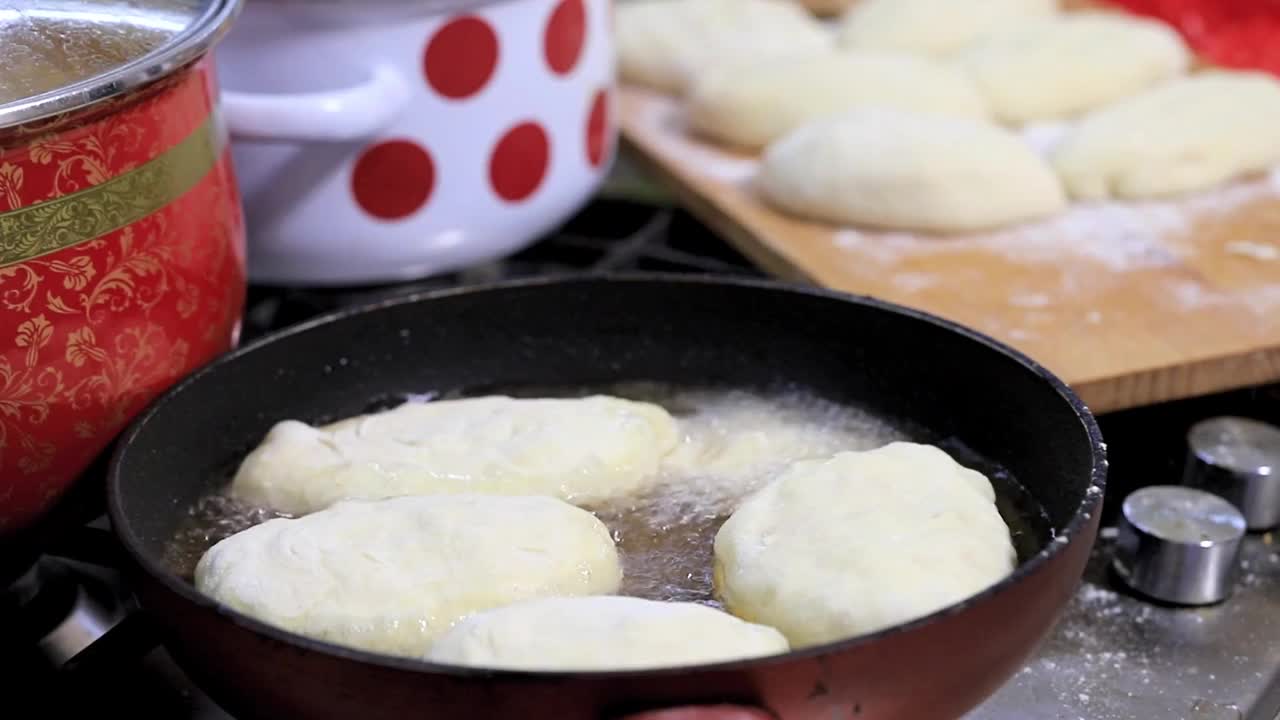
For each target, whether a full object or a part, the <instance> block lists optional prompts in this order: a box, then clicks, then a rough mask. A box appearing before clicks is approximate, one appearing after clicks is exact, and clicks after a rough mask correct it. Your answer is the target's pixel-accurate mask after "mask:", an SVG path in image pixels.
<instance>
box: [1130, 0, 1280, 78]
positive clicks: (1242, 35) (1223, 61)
mask: <svg viewBox="0 0 1280 720" xmlns="http://www.w3.org/2000/svg"><path fill="white" fill-rule="evenodd" d="M1114 1H1115V4H1116V5H1118V6H1120V7H1122V8H1125V9H1127V10H1129V11H1131V12H1133V13H1136V14H1138V15H1143V16H1146V17H1151V18H1155V19H1158V20H1163V21H1165V22H1167V23H1169V24H1170V25H1171V26H1173V27H1174V28H1176V29H1177V30H1178V31H1179V32H1180V33H1181V34H1182V35H1183V37H1185V38H1186V40H1187V44H1189V45H1190V46H1191V47H1192V49H1193V50H1195V52H1196V53H1197V54H1198V55H1200V57H1201V58H1203V59H1204V60H1205V61H1207V62H1209V63H1211V64H1213V65H1218V66H1222V67H1230V68H1237V69H1256V70H1264V71H1267V72H1271V73H1275V74H1277V75H1280V0H1114Z"/></svg>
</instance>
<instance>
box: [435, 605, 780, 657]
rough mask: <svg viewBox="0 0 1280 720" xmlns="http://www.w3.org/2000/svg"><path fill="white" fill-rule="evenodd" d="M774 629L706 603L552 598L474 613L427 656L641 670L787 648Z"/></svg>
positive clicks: (445, 636)
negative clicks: (741, 618)
mask: <svg viewBox="0 0 1280 720" xmlns="http://www.w3.org/2000/svg"><path fill="white" fill-rule="evenodd" d="M787 650H788V646H787V640H786V638H784V637H783V636H782V634H781V633H779V632H778V631H777V630H774V629H773V628H771V627H765V626H763V625H755V624H752V623H748V622H744V621H742V620H739V619H738V618H736V617H734V616H732V615H730V614H728V613H725V612H721V611H720V610H716V609H715V608H712V607H708V606H706V605H699V604H697V603H689V602H658V601H656V600H642V599H640V598H634V597H623V596H617V595H613V596H597V597H578V598H548V599H542V600H531V601H528V602H522V603H518V604H515V605H508V606H506V607H502V608H498V609H496V610H488V611H486V612H481V613H476V614H475V615H472V616H470V617H467V618H465V619H463V620H461V621H459V622H458V624H457V625H454V626H453V629H451V630H450V631H449V632H447V633H445V634H444V635H441V636H440V638H439V639H438V640H436V642H435V644H433V645H432V646H431V649H430V650H429V651H428V652H427V655H426V659H427V660H430V661H433V662H439V663H447V664H452V665H471V666H478V667H487V668H503V669H511V670H530V671H538V670H560V671H566V672H567V671H593V670H638V669H652V668H666V667H675V666H681V665H697V664H701V663H713V662H727V661H730V660H739V659H742V658H749V657H760V656H764V655H773V654H777V653H784V652H787Z"/></svg>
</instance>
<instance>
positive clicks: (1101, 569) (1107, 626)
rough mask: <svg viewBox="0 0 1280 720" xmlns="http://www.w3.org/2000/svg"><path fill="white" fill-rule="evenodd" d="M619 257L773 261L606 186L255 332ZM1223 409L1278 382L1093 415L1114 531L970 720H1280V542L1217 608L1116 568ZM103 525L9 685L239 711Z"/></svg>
mask: <svg viewBox="0 0 1280 720" xmlns="http://www.w3.org/2000/svg"><path fill="white" fill-rule="evenodd" d="M617 270H661V271H668V272H687V273H713V274H734V275H742V276H759V275H760V274H761V273H760V272H759V271H758V270H756V269H755V268H754V267H753V266H752V265H751V264H750V263H749V262H748V261H747V260H746V259H744V258H743V257H742V256H741V255H739V254H738V253H736V252H735V251H734V250H733V249H731V248H730V247H729V246H727V245H726V244H725V243H723V242H722V241H721V240H720V239H718V238H717V237H716V236H715V235H714V234H713V233H712V232H710V231H709V230H708V229H706V228H705V227H703V226H702V225H700V224H699V223H698V222H697V221H695V220H694V219H692V218H691V217H690V216H689V215H688V214H686V213H685V212H683V211H681V210H677V209H672V208H670V207H666V206H664V205H651V204H646V203H642V202H634V201H627V200H618V199H600V200H597V201H596V202H594V203H593V204H591V205H590V206H588V207H587V208H585V209H584V210H583V211H582V212H581V213H580V214H579V215H578V216H577V217H575V218H574V219H573V220H571V221H570V222H569V223H568V224H567V225H566V226H565V227H563V228H561V229H560V230H559V231H557V232H556V233H554V234H553V235H551V236H549V237H547V238H545V239H543V240H542V241H541V242H539V243H537V244H536V245H534V246H532V247H530V248H529V249H527V250H525V251H523V252H521V253H519V254H518V255H515V256H513V257H511V258H508V259H507V260H505V261H502V262H497V263H493V264H491V265H486V266H483V267H476V268H470V269H468V270H466V271H464V272H459V273H456V274H452V275H449V276H444V277H437V278H431V279H428V280H424V281H421V282H416V283H407V284H403V285H396V286H391V287H369V288H354V289H353V288H343V289H301V288H268V287H255V288H251V290H250V294H249V302H248V305H247V309H246V313H245V318H244V332H243V337H244V339H246V340H248V339H252V338H254V337H258V336H261V335H263V334H265V333H269V332H272V331H274V330H278V329H281V328H284V327H288V326H290V325H293V324H295V323H298V322H301V321H304V320H307V319H310V318H312V317H315V316H317V315H319V314H323V313H327V312H330V311H334V310H338V309H341V308H345V307H351V306H354V305H361V304H365V303H371V302H377V301H379V300H383V299H387V298H390V297H394V296H396V295H399V294H404V293H413V292H419V291H422V290H428V289H436V288H445V287H451V286H457V285H460V284H467V283H474V282H481V281H491V280H498V279H506V278H518V277H530V276H545V275H569V274H580V273H601V272H609V271H617ZM1223 415H1235V416H1247V417H1252V418H1255V419H1257V420H1261V421H1264V422H1268V423H1277V424H1280V391H1278V390H1277V389H1276V388H1271V387H1265V388H1253V389H1249V390H1244V391H1239V392H1234V393H1228V394H1223V395H1218V396H1213V397H1208V398H1200V399H1196V400H1192V401H1185V402H1179V403H1170V404H1167V405H1162V406H1158V407H1151V408H1144V409H1140V410H1132V411H1126V412H1123V413H1116V414H1113V415H1110V416H1104V417H1101V418H1099V422H1100V424H1101V425H1102V429H1103V433H1104V436H1105V437H1106V439H1107V441H1108V444H1109V446H1110V454H1111V478H1110V482H1109V486H1108V492H1107V503H1106V508H1105V510H1104V517H1103V527H1104V530H1103V533H1102V537H1101V538H1100V540H1099V542H1098V543H1097V546H1096V548H1095V551H1094V554H1093V558H1092V560H1091V563H1090V566H1089V569H1088V571H1087V574H1086V578H1085V581H1084V583H1083V584H1082V585H1081V587H1080V589H1079V590H1078V592H1077V594H1076V596H1075V598H1074V599H1073V601H1072V603H1071V604H1070V606H1069V607H1068V609H1067V611H1066V612H1065V614H1064V615H1063V617H1062V618H1061V620H1060V622H1059V623H1058V625H1057V627H1056V629H1055V630H1054V631H1053V633H1052V634H1051V635H1050V637H1049V638H1048V639H1047V640H1046V641H1045V643H1044V644H1043V645H1042V646H1041V648H1040V649H1039V651H1038V652H1037V654H1036V655H1035V656H1034V657H1033V658H1031V659H1030V661H1029V662H1028V663H1027V664H1026V665H1025V667H1024V668H1023V669H1022V670H1021V672H1019V673H1018V674H1017V675H1016V676H1015V677H1014V678H1013V679H1011V680H1010V681H1009V682H1008V683H1007V684H1006V685H1005V686H1004V687H1003V688H1002V689H1001V690H1000V691H999V692H997V693H996V694H995V695H994V696H993V697H992V698H991V699H990V700H989V701H988V702H986V703H985V704H984V705H983V706H981V707H980V708H978V709H977V710H975V711H974V712H972V713H971V714H970V715H969V716H968V717H967V718H966V720H1077V719H1079V720H1163V719H1165V718H1168V719H1169V720H1175V719H1183V718H1188V719H1189V718H1195V719H1198V720H1275V718H1278V717H1280V679H1278V678H1277V677H1276V676H1277V674H1278V673H1280V538H1276V537H1273V536H1272V535H1271V534H1269V533H1267V534H1262V533H1251V534H1249V535H1247V536H1246V537H1245V538H1244V539H1243V541H1242V543H1241V546H1240V555H1239V560H1238V564H1237V567H1238V572H1237V575H1236V576H1235V577H1234V578H1233V579H1232V580H1231V582H1230V593H1229V595H1228V597H1227V598H1226V599H1225V600H1223V601H1221V602H1218V603H1216V604H1211V605H1202V606H1198V607H1185V606H1174V605H1169V604H1165V603H1162V602H1159V601H1155V600H1151V599H1147V598H1146V596H1139V595H1138V594H1136V593H1134V592H1132V591H1130V590H1129V589H1128V585H1126V584H1124V583H1122V582H1120V581H1119V580H1118V578H1117V577H1116V574H1115V572H1114V571H1113V570H1112V558H1113V556H1114V554H1115V553H1116V551H1117V535H1118V531H1117V524H1118V523H1119V520H1120V517H1119V515H1118V512H1119V506H1120V505H1121V502H1122V501H1123V500H1124V498H1125V497H1127V496H1128V495H1129V494H1130V493H1131V492H1133V491H1135V490H1137V489H1139V488H1141V487H1146V486H1151V485H1169V484H1177V483H1179V481H1180V479H1181V478H1182V473H1183V466H1184V464H1185V458H1186V456H1187V440H1186V437H1187V431H1188V429H1189V428H1190V427H1191V426H1192V425H1193V424H1194V423H1196V422H1197V421H1200V420H1202V419H1204V418H1206V417H1213V416H1223ZM90 505H92V501H90ZM108 531H109V530H108V526H107V524H106V521H105V519H104V518H101V517H99V518H97V519H96V520H92V521H90V522H88V523H87V524H84V525H79V524H76V525H74V526H73V527H72V528H71V530H69V531H68V532H66V533H62V534H59V535H58V536H56V537H55V538H54V539H53V540H52V541H51V542H50V543H49V546H48V547H47V548H45V553H46V554H45V555H44V556H43V557H42V558H41V560H40V562H39V564H38V565H37V566H36V567H35V568H33V569H32V571H31V572H29V573H28V574H27V575H26V576H24V577H23V578H22V579H21V580H19V581H18V583H16V584H15V585H13V586H12V587H11V588H10V589H9V590H7V591H3V592H0V630H3V637H4V638H5V640H4V645H5V646H6V647H5V648H4V650H3V652H4V653H6V655H7V656H8V657H7V658H0V659H3V660H4V662H3V663H0V664H4V665H11V666H12V667H15V668H20V672H19V673H18V674H16V675H9V676H8V677H10V678H11V679H14V683H13V686H14V687H15V688H16V689H17V690H18V692H19V694H20V695H21V694H22V693H23V691H26V692H28V693H30V694H31V695H33V697H35V698H37V699H39V700H40V702H42V703H43V705H42V706H41V707H45V708H46V710H45V712H44V713H42V714H43V715H44V716H46V717H63V716H75V715H74V714H73V713H77V712H85V713H88V712H95V713H96V712H102V711H103V710H113V709H114V710H118V711H120V712H126V713H130V714H132V713H134V712H138V711H146V710H152V711H155V712H157V713H159V715H160V716H162V717H165V718H175V719H176V718H199V719H203V720H215V719H217V720H231V719H230V716H229V715H227V714H226V713H224V712H223V711H222V710H221V709H219V708H218V707H217V705H216V704H215V703H213V702H212V701H211V700H210V699H209V698H208V697H207V696H205V695H204V693H202V692H201V691H200V689H199V688H197V687H196V686H195V685H194V684H193V683H192V682H191V681H190V680H188V679H187V678H186V676H185V675H184V674H183V673H182V671H181V670H180V669H179V668H178V667H177V666H176V665H175V664H174V662H173V661H172V660H171V659H170V657H169V655H168V652H167V651H166V650H165V648H163V647H155V646H153V645H151V644H150V643H149V641H148V638H149V637H150V633H149V628H147V627H146V620H145V618H143V617H141V616H137V615H134V616H130V614H129V611H130V610H131V609H132V600H131V598H130V594H129V588H128V584H127V582H126V581H125V579H124V578H123V576H122V575H121V573H120V571H119V567H120V564H119V563H118V562H117V561H116V558H115V557H114V556H113V555H112V554H111V552H110V548H111V547H112V543H111V542H110V540H109V538H106V537H104V533H107V532H108ZM13 638H16V639H17V642H12V640H11V639H13ZM50 699H53V700H55V701H58V702H62V703H63V704H65V705H66V709H65V712H64V713H63V714H59V713H60V712H62V711H59V710H53V711H49V710H48V709H47V708H48V702H49V700H50ZM19 707H21V705H19Z"/></svg>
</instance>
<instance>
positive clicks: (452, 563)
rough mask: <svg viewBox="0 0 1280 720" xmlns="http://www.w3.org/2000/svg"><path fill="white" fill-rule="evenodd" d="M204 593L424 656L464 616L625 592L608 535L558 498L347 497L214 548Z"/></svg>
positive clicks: (298, 624) (202, 576)
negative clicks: (544, 601) (535, 600)
mask: <svg viewBox="0 0 1280 720" xmlns="http://www.w3.org/2000/svg"><path fill="white" fill-rule="evenodd" d="M195 581H196V587H197V588H198V589H199V590H200V591H201V592H203V593H205V594H206V595H208V596H210V597H212V598H214V599H216V600H218V601H219V602H221V603H223V604H225V605H227V606H230V607H232V608H234V609H236V610H239V611H241V612H243V613H245V614H247V615H250V616H253V617H255V618H257V619H259V620H261V621H263V622H266V623H269V624H271V625H275V626H277V627H280V628H283V629H285V630H288V631H291V632H294V633H298V634H300V635H306V636H309V637H312V638H316V639H319V640H326V641H328V642H332V643H336V644H339V645H345V646H348V647H353V648H358V649H362V650H368V651H372V652H379V653H385V654H391V655H404V656H412V657H421V656H422V653H423V652H425V651H426V649H427V646H428V644H429V643H430V641H431V639H432V638H433V637H435V636H436V635H438V634H439V633H441V632H443V631H445V630H447V629H448V628H449V627H450V626H451V625H452V624H453V623H454V622H455V621H456V620H457V619H458V618H460V617H462V616H464V615H467V614H469V613H472V612H475V611H478V610H487V609H489V608H494V607H499V606H502V605H507V604H510V603H513V602H518V601H520V600H527V599H533V598H539V597H550V596H563V595H569V596H572V595H591V594H608V593H613V592H617V590H618V587H619V586H620V584H621V582H622V569H621V565H620V564H619V561H618V554H617V550H616V549H615V548H614V544H613V539H612V538H611V537H610V535H609V530H608V528H606V527H605V526H604V524H603V523H601V522H600V521H599V520H597V519H596V518H595V516H594V515H592V514H591V513H589V512H587V511H585V510H580V509H578V508H575V507H573V506H572V505H569V504H568V503H565V502H563V501H561V500H556V499H555V498H550V497H510V496H493V495H432V496H405V497H399V498H389V499H385V500H350V501H346V502H341V503H338V504H335V505H333V506H332V507H330V508H328V509H326V510H321V511H319V512H316V513H313V514H311V515H307V516H305V517H301V518H297V519H286V518H277V519H274V520H268V521H267V522H264V523H262V524H260V525H255V526H254V527H251V528H249V529H248V530H244V531H243V532H240V533H237V534H235V535H232V536H231V537H229V538H226V539H225V540H222V541H221V542H219V543H217V544H216V545H214V546H213V547H212V548H210V549H209V551H208V552H207V553H205V555H204V557H202V558H201V559H200V562H199V564H198V565H197V566H196V573H195Z"/></svg>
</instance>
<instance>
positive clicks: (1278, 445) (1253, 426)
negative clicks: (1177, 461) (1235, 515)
mask: <svg viewBox="0 0 1280 720" xmlns="http://www.w3.org/2000/svg"><path fill="white" fill-rule="evenodd" d="M1187 448H1188V452H1187V462H1186V467H1185V468H1184V475H1183V484H1184V485H1187V486H1189V487H1194V488H1199V489H1201V490H1206V491H1208V492H1211V493H1213V494H1215V495H1219V496H1221V497H1222V498H1224V499H1226V500H1227V501H1228V502H1230V503H1231V504H1232V505H1235V506H1236V507H1237V508H1239V510H1240V512H1241V513H1242V514H1243V515H1244V517H1245V521H1246V522H1247V523H1248V525H1249V529H1250V530H1269V529H1271V528H1274V527H1276V526H1277V525H1280V429H1277V428H1275V427H1274V426H1272V425H1268V424H1266V423H1262V422H1258V421H1256V420H1249V419H1246V418H1239V417H1217V418H1211V419H1209V420H1204V421H1202V422H1199V423H1196V424H1195V425H1194V426H1192V428H1191V430H1190V431H1189V432H1188V433H1187Z"/></svg>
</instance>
